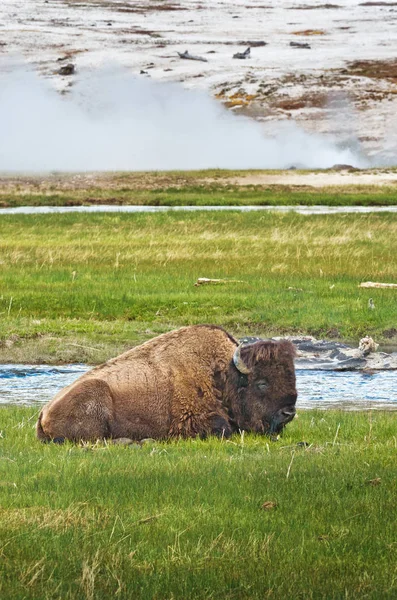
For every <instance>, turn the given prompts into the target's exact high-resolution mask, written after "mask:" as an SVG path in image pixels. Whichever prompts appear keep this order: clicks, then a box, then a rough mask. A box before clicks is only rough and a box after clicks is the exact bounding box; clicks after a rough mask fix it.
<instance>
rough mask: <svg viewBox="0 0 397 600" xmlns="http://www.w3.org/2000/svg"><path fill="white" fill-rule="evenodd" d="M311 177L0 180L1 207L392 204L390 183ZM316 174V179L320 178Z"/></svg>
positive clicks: (396, 198) (241, 174)
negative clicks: (324, 181) (309, 180)
mask: <svg viewBox="0 0 397 600" xmlns="http://www.w3.org/2000/svg"><path fill="white" fill-rule="evenodd" d="M389 171H390V170H388V172H389ZM310 173H311V172H310ZM310 173H308V172H305V171H302V172H301V171H296V172H295V171H294V172H293V173H292V175H293V176H294V177H295V178H296V177H298V180H299V175H300V176H301V177H302V182H301V183H295V184H294V185H291V184H289V183H288V171H287V172H285V171H284V172H280V171H279V172H277V171H275V172H272V171H265V172H262V171H222V170H208V171H190V172H189V171H188V172H150V173H114V174H111V173H107V174H100V173H95V174H75V175H73V174H63V175H62V174H56V173H55V174H52V175H50V176H38V175H36V176H33V175H32V176H31V177H27V176H25V177H18V176H15V177H10V176H8V177H1V176H0V207H7V206H9V207H14V206H26V205H33V206H46V205H55V206H63V205H67V206H74V205H83V204H94V205H95V204H99V205H100V204H136V205H150V206H184V205H199V206H204V205H211V206H214V205H215V206H219V205H220V206H225V205H265V206H266V205H268V206H274V205H296V204H299V205H316V204H323V205H329V206H344V205H357V206H384V205H395V204H397V192H396V189H395V186H393V184H392V183H390V184H389V185H377V184H375V183H374V184H373V185H369V184H367V185H363V184H359V178H358V184H350V185H347V184H346V183H344V182H343V178H341V179H340V184H338V185H324V186H323V187H313V186H312V185H308V184H305V179H304V177H305V176H306V175H308V174H310ZM323 173H324V172H323ZM364 173H366V172H364ZM380 173H381V172H380ZM314 174H315V173H314ZM258 175H259V176H261V175H265V176H269V177H272V176H277V177H278V178H279V179H281V180H282V181H283V182H284V181H285V183H281V184H280V183H279V184H274V183H269V184H266V183H260V184H250V183H249V181H250V178H252V177H254V178H255V176H258ZM318 175H319V176H320V177H321V174H320V173H318Z"/></svg>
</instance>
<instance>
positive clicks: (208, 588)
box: [0, 407, 397, 600]
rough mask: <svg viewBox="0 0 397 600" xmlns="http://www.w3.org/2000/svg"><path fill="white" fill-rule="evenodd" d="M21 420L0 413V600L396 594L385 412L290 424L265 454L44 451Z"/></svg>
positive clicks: (185, 444)
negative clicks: (282, 435)
mask: <svg viewBox="0 0 397 600" xmlns="http://www.w3.org/2000/svg"><path fill="white" fill-rule="evenodd" d="M37 412H38V411H37V409H35V408H17V407H14V408H11V407H9V408H1V409H0V419H1V426H0V430H1V437H0V507H1V511H0V597H1V598H4V599H6V600H22V599H24V600H28V599H40V600H44V599H51V600H55V599H61V598H62V600H67V599H75V598H84V599H87V600H94V599H98V600H101V599H102V598H120V599H127V598H134V599H137V600H138V599H143V600H147V599H149V598H150V599H158V600H160V599H167V600H170V599H174V600H177V599H181V600H188V599H190V598H197V599H199V600H207V599H211V598H214V599H215V598H219V599H230V600H232V599H243V598H247V599H248V598H250V599H251V598H252V599H258V600H259V599H260V600H262V599H263V598H274V599H287V600H297V599H302V600H303V599H304V600H307V599H326V600H331V599H335V600H339V599H341V598H357V599H358V598H360V600H362V599H373V600H381V599H386V598H387V599H394V598H396V597H397V569H396V564H397V520H396V518H395V511H396V503H397V481H396V462H395V456H396V449H397V438H396V428H395V417H394V415H393V414H392V413H372V412H369V413H340V412H336V411H335V412H334V411H327V412H320V411H318V412H317V411H307V412H302V413H301V414H300V415H299V418H298V419H297V420H295V421H294V422H293V423H291V424H290V425H288V427H287V430H286V432H285V434H284V437H283V438H282V439H281V440H279V441H278V442H276V443H274V442H270V441H269V440H268V439H267V438H265V437H255V436H245V437H239V436H238V437H234V438H233V439H232V440H231V441H219V440H217V439H210V440H207V441H199V440H190V441H176V442H173V443H155V442H152V443H148V444H145V445H144V446H143V447H139V446H137V447H120V446H118V447H117V446H108V445H103V444H97V445H95V446H89V445H87V446H84V447H79V446H73V445H65V446H61V447H60V446H56V445H53V444H49V445H44V446H43V445H41V444H40V443H39V442H36V441H35V439H34V430H33V425H34V421H35V418H36V415H37ZM300 442H306V444H301V443H300Z"/></svg>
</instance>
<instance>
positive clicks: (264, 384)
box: [256, 380, 269, 392]
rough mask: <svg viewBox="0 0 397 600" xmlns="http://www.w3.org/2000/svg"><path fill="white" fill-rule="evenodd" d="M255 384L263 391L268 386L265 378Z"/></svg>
mask: <svg viewBox="0 0 397 600" xmlns="http://www.w3.org/2000/svg"><path fill="white" fill-rule="evenodd" d="M256 385H257V387H258V389H259V390H260V391H261V392H264V391H265V390H266V389H267V388H268V387H269V384H268V382H267V381H266V380H262V381H258V383H257V384H256Z"/></svg>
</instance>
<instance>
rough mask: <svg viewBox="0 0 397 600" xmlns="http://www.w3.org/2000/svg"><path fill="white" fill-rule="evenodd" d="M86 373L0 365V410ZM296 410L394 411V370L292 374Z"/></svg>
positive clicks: (76, 368) (35, 401) (45, 396)
mask: <svg viewBox="0 0 397 600" xmlns="http://www.w3.org/2000/svg"><path fill="white" fill-rule="evenodd" d="M88 369H90V367H89V366H87V365H82V364H77V365H63V366H48V365H12V364H10V365H0V406H1V405H10V404H12V405H18V406H29V405H30V406H31V405H37V406H39V405H41V404H43V403H45V402H48V401H49V400H50V399H51V398H52V397H53V396H54V395H55V394H56V393H57V392H58V390H60V389H62V388H63V387H65V386H66V385H69V384H70V383H73V381H75V380H76V379H77V378H78V377H79V376H80V375H82V374H83V373H85V372H86V371H88ZM296 375H297V388H298V404H297V406H298V409H299V408H305V409H312V408H320V409H328V408H340V409H343V410H363V409H375V410H376V409H383V410H397V372H396V371H395V370H388V371H377V372H371V373H368V372H363V371H324V370H321V369H316V368H310V369H300V368H299V367H298V368H297V370H296Z"/></svg>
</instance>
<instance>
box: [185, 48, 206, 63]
mask: <svg viewBox="0 0 397 600" xmlns="http://www.w3.org/2000/svg"><path fill="white" fill-rule="evenodd" d="M178 54H179V58H185V59H186V60H199V61H201V62H208V60H207V59H206V58H204V57H202V56H195V55H194V54H189V51H188V50H185V52H178Z"/></svg>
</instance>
